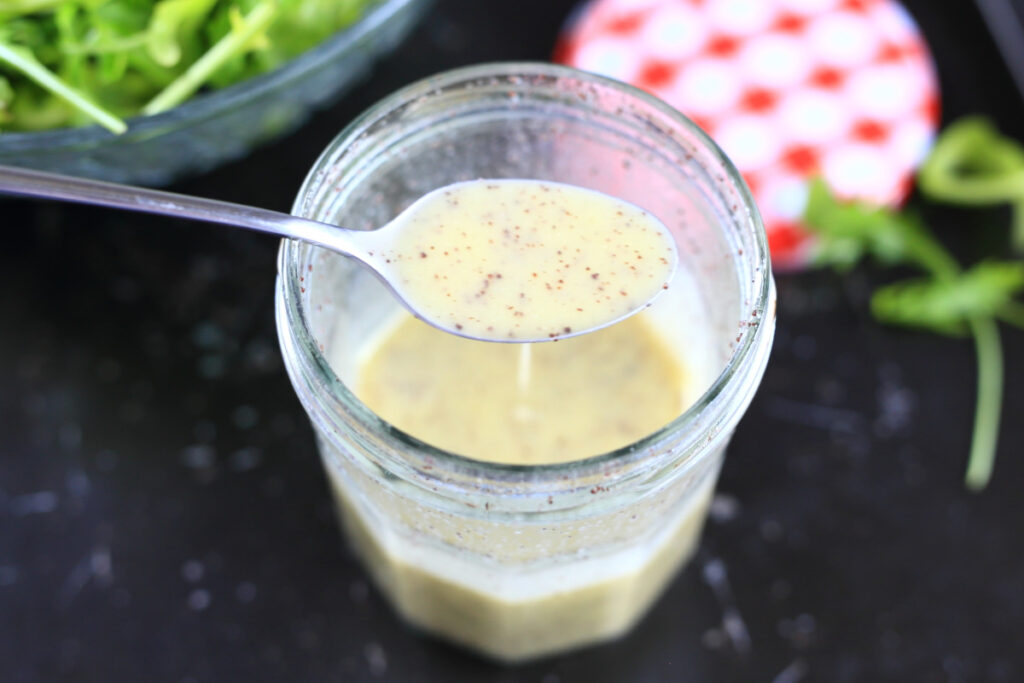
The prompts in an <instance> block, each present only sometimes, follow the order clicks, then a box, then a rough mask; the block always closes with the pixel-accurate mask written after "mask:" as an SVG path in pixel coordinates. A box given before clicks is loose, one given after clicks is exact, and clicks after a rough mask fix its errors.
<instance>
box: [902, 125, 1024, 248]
mask: <svg viewBox="0 0 1024 683" xmlns="http://www.w3.org/2000/svg"><path fill="white" fill-rule="evenodd" d="M917 181H918V185H919V186H920V188H921V191H922V192H923V193H924V194H925V195H927V196H928V197H931V198H932V199H936V200H939V201H944V202H949V203H952V204H964V205H969V206H986V205H990V204H1004V203H1009V204H1011V205H1012V208H1013V227H1012V235H1013V244H1014V248H1015V249H1016V250H1017V251H1018V252H1024V147H1022V146H1021V145H1020V143H1018V142H1017V141H1015V140H1013V139H1011V138H1008V137H1006V136H1004V135H1001V134H1000V133H999V131H998V130H996V128H995V127H994V126H993V125H992V124H991V123H990V122H989V121H988V120H987V119H985V118H982V117H977V116H973V117H968V118H964V119H961V120H960V121H957V122H956V123H953V124H951V125H950V126H949V127H947V128H946V130H945V131H944V132H943V134H942V135H941V136H940V137H939V139H938V140H937V141H936V143H935V147H934V148H933V149H932V152H931V154H930V155H929V156H928V158H927V159H926V160H925V162H924V164H922V166H921V169H920V171H918V175H917Z"/></svg>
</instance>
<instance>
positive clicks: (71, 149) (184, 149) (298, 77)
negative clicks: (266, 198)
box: [0, 0, 428, 185]
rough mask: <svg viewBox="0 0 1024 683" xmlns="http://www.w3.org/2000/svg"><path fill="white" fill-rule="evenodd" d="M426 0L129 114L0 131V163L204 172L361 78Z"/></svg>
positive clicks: (386, 7) (163, 174)
mask: <svg viewBox="0 0 1024 683" xmlns="http://www.w3.org/2000/svg"><path fill="white" fill-rule="evenodd" d="M427 2H428V0H383V2H380V3H379V4H377V5H374V6H373V7H371V8H369V9H368V10H367V12H366V13H365V14H364V15H363V16H362V18H360V19H359V20H358V21H357V22H356V23H354V24H352V25H351V26H349V27H348V28H346V29H344V30H342V31H340V32H339V33H337V34H336V35H334V36H332V37H331V38H329V39H328V40H326V41H324V42H323V43H321V44H320V45H318V46H317V47H315V48H313V49H311V50H309V51H307V52H305V53H303V54H302V55H300V56H299V57H296V58H295V59H293V60H291V61H289V62H288V63H287V64H285V65H283V66H282V67H280V68H279V69H275V70H274V71H271V72H269V73H266V74H263V75H261V76H257V77H255V78H250V79H248V80H245V81H243V82H241V83H236V84H235V85H232V86H230V87H227V88H224V89H222V90H217V91H214V92H210V93H207V94H204V95H201V96H199V97H195V98H193V99H191V100H189V101H188V102H186V103H184V104H182V105H181V106H178V107H175V108H174V109H171V110H169V111H166V112H164V113H162V114H157V115H155V116H139V117H136V118H133V119H130V120H129V122H128V124H129V128H128V131H127V132H126V133H124V134H122V135H115V134H113V133H111V132H109V131H107V130H105V129H104V128H101V127H100V126H89V127H84V128H62V129H59V130H52V131H43V132H32V133H3V134H0V164H6V165H9V166H24V167H28V168H35V169H39V170H43V171H53V172H58V173H68V174H71V175H78V176H87V177H91V178H98V179H101V180H109V181H113V182H121V183H133V184H140V185H164V184H167V183H170V182H171V181H173V180H174V179H175V178H178V177H180V176H183V175H185V174H188V173H197V172H201V171H206V170H209V169H211V168H213V167H215V166H217V165H219V164H221V163H223V162H225V161H229V160H231V159H235V158H238V157H240V156H242V155H244V154H245V153H246V152H247V151H248V150H250V149H251V148H253V147H255V146H257V145H259V144H262V143H264V142H267V141H269V140H272V139H274V138H277V137H280V136H282V135H284V134H285V133H288V132H290V131H292V130H294V129H295V128H297V127H298V126H299V125H300V124H301V123H302V122H303V121H304V120H305V119H306V118H307V117H308V116H309V114H310V113H311V112H312V111H313V110H314V109H316V108H319V107H322V106H325V105H326V104H328V103H330V102H331V101H332V100H334V99H335V98H337V97H339V96H340V95H341V94H343V93H344V92H345V91H346V90H348V89H349V88H350V87H352V86H353V85H354V84H355V83H357V82H358V81H359V79H360V78H362V77H363V76H365V75H366V73H367V72H368V71H369V68H370V66H371V64H372V62H373V60H374V59H375V58H376V57H378V56H380V55H382V54H385V53H387V52H388V51H390V50H391V49H393V48H394V47H396V46H397V44H398V43H399V42H400V41H401V39H402V38H404V37H405V35H406V34H407V33H408V32H409V30H410V29H411V28H412V27H413V25H414V24H415V22H416V20H417V19H418V18H419V17H420V15H421V13H422V11H423V9H424V7H425V6H426V5H427Z"/></svg>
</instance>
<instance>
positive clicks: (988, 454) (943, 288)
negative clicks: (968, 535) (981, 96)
mask: <svg viewBox="0 0 1024 683" xmlns="http://www.w3.org/2000/svg"><path fill="white" fill-rule="evenodd" d="M918 185H919V187H920V189H921V191H922V193H923V194H924V195H925V196H927V197H929V198H932V199H935V200H938V201H945V202H950V203H957V204H963V205H970V206H988V205H993V204H1001V203H1009V204H1011V205H1012V206H1013V211H1014V219H1013V228H1012V243H1013V245H1014V248H1015V249H1017V250H1018V251H1024V148H1022V147H1021V146H1020V145H1019V144H1018V143H1017V142H1015V141H1014V140H1011V139H1009V138H1006V137H1004V136H1002V135H1000V134H999V132H998V131H997V130H996V129H995V128H994V127H993V126H992V125H991V124H990V123H989V122H988V121H986V120H985V119H981V118H977V117H971V118H967V119H963V120H961V121H958V122H956V123H954V124H952V125H950V126H949V127H948V128H947V129H946V130H945V131H944V132H943V133H942V135H941V136H940V137H939V138H938V140H937V141H936V144H935V146H934V148H933V149H932V151H931V153H930V154H929V156H928V158H927V160H926V161H925V163H924V164H923V165H922V167H921V169H920V171H919V173H918ZM804 222H805V224H806V225H807V226H808V228H810V229H811V230H812V231H813V232H815V233H816V235H817V238H818V239H817V245H816V252H815V262H816V264H817V265H819V266H829V267H833V268H835V269H837V270H838V271H840V272H846V271H848V270H849V269H850V268H852V267H853V266H855V265H856V264H857V263H858V262H860V261H861V260H863V259H865V258H872V259H873V260H875V261H876V262H878V263H880V264H882V265H886V266H897V265H902V266H909V267H913V268H916V269H918V270H920V271H922V272H923V273H924V276H923V277H917V278H911V279H908V280H904V281H901V282H896V283H894V284H890V285H887V286H884V287H880V288H879V289H877V290H876V291H875V292H874V293H873V295H872V297H871V312H872V315H874V317H875V318H876V319H877V320H879V321H880V322H883V323H886V324H891V325H902V326H906V327H913V328H917V329H921V330H926V331H931V332H935V333H938V334H943V335H949V336H965V335H970V336H972V337H973V339H974V344H975V349H976V355H977V363H978V389H977V391H978V398H977V403H976V407H975V415H974V431H973V436H972V440H971V451H970V456H969V458H968V465H967V473H966V475H965V483H966V485H967V487H968V488H969V489H970V490H972V491H980V490H982V489H984V488H985V487H986V486H987V485H988V483H989V481H990V479H991V476H992V469H993V465H994V463H995V455H996V449H997V443H998V436H999V420H1000V413H1001V412H1002V398H1003V352H1002V346H1001V344H1000V340H999V327H998V325H997V321H1003V322H1005V323H1008V324H1011V325H1015V326H1018V327H1021V328H1024V305H1022V304H1021V303H1020V302H1018V301H1017V300H1015V298H1014V297H1015V296H1016V295H1017V294H1019V293H1020V292H1021V291H1024V262H1021V261H985V262H982V263H979V264H977V265H974V266H973V267H971V268H969V269H967V270H964V269H962V268H961V266H960V264H959V263H958V262H957V260H956V259H955V258H954V257H953V255H952V254H950V252H949V250H948V249H946V247H945V246H943V244H942V243H941V242H940V241H939V240H938V239H937V238H936V237H935V236H934V235H933V234H932V233H931V231H930V230H929V229H928V228H927V227H926V226H925V225H924V223H923V222H922V221H921V220H920V219H919V218H918V217H917V215H916V214H914V213H913V212H912V211H911V210H903V211H898V210H895V209H891V208H887V207H880V206H874V205H869V204H867V203H864V202H843V201H840V200H839V199H837V198H836V197H835V195H833V194H832V192H831V191H830V190H829V188H828V186H827V185H826V184H825V182H824V181H822V180H816V181H814V182H813V183H812V185H811V188H810V193H809V197H808V202H807V208H806V210H805V212H804Z"/></svg>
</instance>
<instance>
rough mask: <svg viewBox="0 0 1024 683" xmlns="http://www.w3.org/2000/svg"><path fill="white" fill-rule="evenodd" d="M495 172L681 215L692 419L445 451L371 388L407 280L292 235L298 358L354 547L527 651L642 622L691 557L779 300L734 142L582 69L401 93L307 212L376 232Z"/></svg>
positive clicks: (402, 585)
mask: <svg viewBox="0 0 1024 683" xmlns="http://www.w3.org/2000/svg"><path fill="white" fill-rule="evenodd" d="M475 178H534V179H542V180H552V181H558V182H564V183H570V184H574V185H579V186H584V187H588V188H592V189H595V190H599V191H602V192H605V193H607V194H610V195H613V196H616V197H620V198H622V199H625V200H627V201H629V202H632V203H634V204H637V205H639V206H641V207H643V208H645V209H647V210H649V211H651V212H653V213H654V214H655V215H657V216H658V217H659V218H661V220H662V221H663V222H664V223H665V224H666V225H667V226H668V227H669V228H670V230H671V231H672V233H673V235H674V237H675V239H676V242H677V246H678V248H679V254H680V274H679V277H680V278H683V280H681V281H680V282H681V283H682V285H683V286H673V287H671V288H670V291H677V292H679V294H678V295H677V296H675V297H669V296H663V297H661V298H659V299H658V303H657V305H656V306H655V307H654V308H652V309H651V313H652V314H653V315H660V316H661V317H662V318H663V319H664V320H666V321H675V324H674V325H672V326H671V328H672V332H671V333H670V337H671V343H672V344H673V345H675V346H677V347H679V348H681V349H684V352H685V353H684V355H685V357H686V358H687V360H688V362H689V365H690V366H691V368H696V369H697V370H699V372H698V374H703V377H704V378H705V381H704V383H703V385H702V386H701V387H700V388H699V389H700V390H699V391H698V392H697V394H698V395H697V397H696V400H695V402H694V403H693V405H692V406H691V407H690V408H689V409H688V410H687V411H686V412H685V413H684V414H682V415H680V416H679V417H678V418H676V419H675V420H673V421H672V422H671V423H669V424H667V425H665V426H664V427H663V428H662V429H659V430H658V431H656V432H654V433H652V434H649V435H647V436H646V437H644V438H642V439H640V440H639V441H637V442H635V443H633V444H631V445H629V446H628V447H625V448H622V449H619V450H617V451H614V452H611V453H605V454H595V455H594V456H593V457H590V458H587V459H584V460H579V461H575V462H569V463H563V464H556V465H534V466H525V465H503V464H494V463H488V462H480V461H475V460H471V459H467V458H465V457H461V456H459V455H457V454H453V453H449V452H445V451H442V450H439V449H436V448H433V447H431V446H430V445H428V444H426V443H423V442H421V441H419V440H418V439H416V437H415V436H414V435H410V434H406V433H404V432H402V431H401V430H400V429H398V428H396V427H394V426H392V425H390V424H388V423H387V422H385V421H384V420H382V419H381V418H379V417H378V416H376V415H375V414H373V413H372V412H371V411H370V410H369V409H368V408H367V407H366V406H365V405H364V404H363V403H362V402H361V401H360V400H359V399H358V398H357V397H356V395H355V394H354V393H353V391H352V389H351V387H352V386H353V381H354V377H355V372H356V370H357V364H358V362H359V359H360V353H363V352H364V351H365V347H366V345H367V340H368V339H371V338H373V335H374V334H375V333H377V332H378V330H379V328H381V326H382V325H385V324H386V323H387V321H388V320H390V319H392V318H393V316H394V314H395V308H396V306H397V304H396V303H395V302H394V300H393V298H392V297H391V296H390V294H389V293H388V291H387V290H386V289H385V288H384V287H383V286H382V285H381V284H380V283H379V282H378V281H377V280H376V279H375V278H374V277H373V275H371V274H370V273H369V271H368V270H367V269H365V268H362V267H360V266H359V265H357V264H355V263H354V262H352V261H350V260H348V259H345V258H343V257H340V256H338V255H336V254H332V253H329V252H326V251H324V250H322V249H318V248H316V247H312V246H309V245H306V244H303V243H298V242H291V241H285V242H283V243H282V247H281V252H280V258H279V263H278V268H279V277H278V283H277V291H276V313H277V326H278V334H279V337H280V342H281V347H282V352H283V356H284V360H285V365H286V367H287V370H288V373H289V376H290V377H291V380H292V383H293V385H294V386H295V390H296V393H297V394H298V396H299V399H300V400H301V402H302V404H303V406H304V408H305V410H306V411H307V413H308V414H309V417H310V420H311V421H312V423H313V425H314V429H315V432H316V436H317V440H318V445H319V448H320V452H321V455H322V459H323V463H324V466H325V468H326V471H327V476H328V478H329V480H330V483H331V488H332V490H333V492H334V495H335V497H336V500H337V503H338V508H339V511H340V518H341V520H342V524H343V527H344V529H345V532H346V535H347V537H348V540H349V542H350V543H351V544H352V545H353V547H354V548H355V550H356V552H357V554H358V556H359V557H360V558H361V559H362V561H363V562H364V564H365V565H366V568H367V570H368V572H369V574H370V575H371V577H372V578H373V581H374V583H375V584H376V585H377V587H378V588H379V589H380V590H381V591H382V592H383V594H384V595H385V596H386V597H387V598H388V600H389V601H390V602H391V603H392V604H393V605H394V607H395V609H397V611H398V612H399V613H400V614H401V615H402V616H403V617H404V618H405V619H406V620H408V621H409V622H410V623H412V624H414V625H416V626H418V627H421V628H422V629H425V630H426V631H429V632H431V633H434V634H436V635H439V636H441V637H443V638H446V639H448V640H450V641H453V642H456V643H459V644H462V645H464V646H468V647H470V648H472V649H475V650H477V651H478V652H481V653H484V654H486V655H489V656H492V657H494V658H497V659H501V660H506V661H516V660H522V659H527V658H532V657H537V656H540V655H545V654H550V653H553V652H557V651H561V650H564V649H567V648H572V647H577V646H581V645H584V644H589V643H594V642H598V641H601V640H605V639H609V638H613V637H615V636H617V635H619V634H622V633H623V632H625V631H626V630H628V629H629V628H630V627H631V626H632V625H633V624H634V623H635V622H636V621H637V620H638V619H639V618H640V617H641V616H642V615H643V614H644V613H645V611H646V610H647V608H648V607H649V606H650V604H651V603H652V602H653V601H654V600H655V599H656V598H657V597H658V596H659V595H660V593H661V592H662V590H663V589H664V587H665V585H666V584H667V583H668V582H669V581H670V580H671V578H672V577H673V576H674V575H675V573H676V572H677V570H678V569H679V567H680V566H681V565H682V564H683V563H684V562H685V561H686V560H687V559H688V558H689V557H690V555H691V554H692V553H693V551H694V549H695V547H696V545H697V542H698V538H699V534H700V530H701V528H702V526H703V522H704V517H705V513H706V509H707V505H708V502H709V500H710V498H711V495H712V491H713V488H714V483H715V480H716V478H717V475H718V471H719V468H720V466H721V463H722V458H723V454H724V448H725V446H726V443H727V442H728V440H729V436H730V434H731V432H732V430H733V428H734V427H735V425H736V423H737V421H738V420H739V419H740V416H741V415H742V414H743V412H744V411H745V410H746V408H747V406H748V405H749V403H750V400H751V398H752V397H753V394H754V392H755V390H756V389H757V386H758V384H759V382H760V380H761V376H762V374H763V373H764V369H765V365H766V363H767V360H768V355H769V350H770V347H771V340H772V335H773V332H774V319H775V292H774V285H773V283H772V278H771V272H770V265H769V256H768V246H767V243H766V240H765V235H764V230H763V228H762V226H761V222H760V218H759V216H758V213H757V210H756V208H755V206H754V204H753V200H752V199H751V196H750V193H749V191H748V190H747V188H746V186H745V185H744V183H743V181H742V180H741V178H740V176H739V174H738V172H737V171H736V169H735V168H734V167H733V166H732V164H731V163H730V162H729V161H728V160H727V159H726V158H725V156H724V155H723V154H722V152H721V150H719V149H718V147H717V146H716V145H715V144H714V143H713V142H712V141H711V140H710V139H709V138H708V137H707V136H706V135H705V134H704V133H703V132H701V131H700V129H699V128H697V127H696V126H695V125H694V124H693V123H692V122H691V121H689V120H688V119H687V118H685V117H684V116H683V115H681V114H680V113H679V112H678V111H676V110H674V109H672V108H671V107H669V106H667V105H665V104H664V103H662V102H660V101H658V100H657V99H655V98H653V97H651V96H650V95H647V94H645V93H643V92H641V91H639V90H636V89H634V88H632V87H630V86H628V85H625V84H622V83H619V82H616V81H612V80H609V79H605V78H602V77H599V76H594V75H591V74H587V73H583V72H580V71H576V70H574V69H570V68H567V67H562V66H555V65H550V64H531V63H512V64H488V65H481V66H474V67H469V68H464V69H458V70H455V71H451V72H447V73H444V74H440V75H438V76H435V77H432V78H428V79H425V80H423V81H420V82H418V83H415V84H413V85H411V86H408V87H406V88H404V89H402V90H400V91H398V92H396V93H395V94H393V95H391V96H390V97H387V98H385V99H384V100H383V101H382V102H380V103H379V104H377V105H376V106H374V107H372V108H371V109H369V110H368V111H367V112H365V113H364V114H363V115H362V116H360V117H359V118H358V119H356V120H355V121H354V122H353V123H352V124H351V125H349V126H348V127H347V128H346V129H345V130H344V131H343V132H342V133H341V134H340V135H339V136H338V137H337V138H336V139H335V140H334V141H333V142H332V143H331V144H330V145H329V146H328V147H327V149H326V150H325V151H324V153H323V154H322V155H321V157H320V159H319V160H318V161H317V162H316V164H315V165H314V166H313V169H312V170H311V171H310V173H309V176H308V177H307V179H306V182H305V184H304V185H303V187H302V189H301V191H300V192H299V195H298V197H297V199H296V202H295V206H294V209H293V211H294V213H296V214H298V215H301V216H306V217H310V218H315V219H318V220H322V221H327V222H332V223H335V224H338V225H344V226H346V227H350V228H358V229H373V228H375V227H378V226H381V225H383V224H385V223H387V222H388V221H389V220H391V219H392V218H394V217H395V216H396V215H397V214H398V213H400V212H401V211H402V210H403V209H404V208H406V207H407V206H408V205H409V204H411V203H412V202H413V201H414V200H416V199H417V198H418V197H420V196H422V195H424V194H426V193H427V192H429V191H431V190H433V189H435V188H437V187H440V186H444V185H447V184H450V183H453V182H456V181H462V180H470V179H475ZM676 284H677V285H678V284H679V283H676ZM452 371H453V372H462V371H464V370H462V369H460V368H452ZM565 409H566V410H572V406H566V408H565Z"/></svg>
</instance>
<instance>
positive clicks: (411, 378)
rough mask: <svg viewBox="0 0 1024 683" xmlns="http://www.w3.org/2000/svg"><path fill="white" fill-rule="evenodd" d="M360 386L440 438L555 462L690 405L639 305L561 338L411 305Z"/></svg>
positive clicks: (407, 427) (378, 348) (386, 412)
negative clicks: (477, 329) (475, 323)
mask: <svg viewBox="0 0 1024 683" xmlns="http://www.w3.org/2000/svg"><path fill="white" fill-rule="evenodd" d="M355 392H356V395H357V396H359V398H360V399H361V400H362V401H363V402H364V403H365V404H366V405H367V406H368V407H369V408H370V409H371V410H373V411H374V412H375V413H376V414H377V415H379V416H381V417H382V418H384V419H385V420H387V421H388V422H390V423H391V424H393V425H395V426H396V427H398V428H399V429H401V430H403V431H405V432H407V433H409V434H411V435H413V436H415V437H416V438H418V439H421V440H423V441H425V442H427V443H429V444H431V445H433V446H435V447H438V448H442V449H445V450H448V451H451V452H454V453H459V454H461V455H465V456H467V457H470V458H474V459H476V460H487V461H491V462H503V463H514V464H550V463H556V462H569V461H572V460H580V459H582V458H587V457H590V456H592V455H597V454H599V453H606V452H609V451H613V450H615V449H618V448H621V447H623V446H627V445H629V444H630V443H632V442H634V441H636V440H638V439H640V438H642V437H644V436H646V435H647V434H650V433H651V432H654V431H656V430H657V429H659V428H660V427H662V426H664V425H665V424H667V423H668V422H670V421H671V420H672V419H673V418H675V417H676V416H677V415H679V414H680V413H681V412H682V411H683V409H684V408H685V407H686V406H685V405H684V401H685V399H686V397H687V395H688V394H690V393H692V392H690V391H688V390H687V373H686V372H685V371H684V369H683V368H682V367H681V365H680V363H679V362H678V360H677V356H676V354H674V353H672V352H671V351H670V350H669V349H668V348H667V347H666V345H665V344H664V343H663V342H662V340H661V339H660V338H659V336H658V334H657V333H656V331H655V330H654V329H653V328H652V327H651V325H650V323H649V322H648V321H647V318H646V316H645V315H644V314H640V315H637V316H634V317H631V318H628V319H626V320H623V321H622V322H619V323H616V324H615V325H612V326H610V327H606V328H604V329H601V330H597V331H595V332H592V333H590V334H584V335H581V336H579V337H573V338H571V339H563V340H562V341H560V342H559V343H557V344H518V345H510V344H493V343H489V342H481V341H475V340H471V339H464V338H462V337H457V336H455V335H451V334H447V333H445V332H442V331H441V330H438V329H436V328H434V327H431V326H430V325H427V324H425V323H423V322H421V321H419V320H416V319H415V318H413V317H412V316H411V315H408V314H404V315H403V316H402V319H401V320H400V321H398V322H397V323H396V324H395V326H394V327H393V328H391V330H390V331H387V332H386V333H385V334H384V335H382V336H381V337H380V338H379V341H378V342H377V344H376V345H375V347H374V348H373V349H372V350H370V351H369V352H368V353H367V354H366V355H365V356H364V360H363V362H362V365H361V367H360V368H359V369H358V371H357V381H356V385H355Z"/></svg>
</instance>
